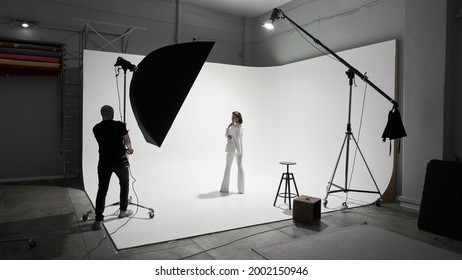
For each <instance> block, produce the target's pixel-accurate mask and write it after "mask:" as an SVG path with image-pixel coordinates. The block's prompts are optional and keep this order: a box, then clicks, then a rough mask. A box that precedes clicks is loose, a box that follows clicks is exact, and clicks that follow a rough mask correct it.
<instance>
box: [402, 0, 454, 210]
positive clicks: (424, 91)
mask: <svg viewBox="0 0 462 280" xmlns="http://www.w3.org/2000/svg"><path fill="white" fill-rule="evenodd" d="M405 10H406V13H405V18H406V19H405V28H404V31H405V42H404V61H403V63H404V73H403V77H404V95H403V108H404V110H403V112H404V114H403V121H404V123H405V124H406V127H407V132H408V135H409V137H407V138H406V139H405V140H404V141H403V164H402V174H403V175H402V176H403V177H402V186H403V187H402V195H401V197H400V200H401V201H402V202H403V203H406V204H410V205H418V204H420V200H421V195H422V188H423V184H424V179H425V172H426V165H427V163H428V162H429V161H430V160H431V159H442V158H443V127H444V92H445V74H446V71H445V70H446V67H445V54H446V13H447V8H446V1H439V0H426V1H421V0H407V1H406V6H405Z"/></svg>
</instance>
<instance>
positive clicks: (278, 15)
mask: <svg viewBox="0 0 462 280" xmlns="http://www.w3.org/2000/svg"><path fill="white" fill-rule="evenodd" d="M278 19H287V20H288V21H289V22H290V23H292V24H293V25H294V26H295V27H296V28H298V29H299V30H301V31H302V32H303V33H304V34H306V35H308V36H309V37H310V38H311V39H312V40H313V41H314V42H315V43H316V44H317V45H320V46H321V47H322V48H324V49H325V50H326V51H327V52H329V53H330V54H331V55H332V56H334V57H335V58H336V59H337V60H338V61H339V62H341V63H342V64H344V65H345V66H346V67H347V68H348V71H346V74H347V76H348V79H349V89H350V90H349V104H348V122H347V129H346V132H345V138H344V140H343V144H342V148H341V150H340V154H339V157H338V159H337V162H336V164H335V168H334V172H333V174H332V176H331V179H330V181H329V182H328V185H327V189H326V197H325V198H324V207H326V206H327V198H328V196H329V194H331V193H337V192H344V193H348V192H362V193H376V194H379V198H378V199H377V200H376V201H375V204H376V205H377V206H379V205H380V203H381V201H382V193H381V192H380V189H379V188H378V186H377V183H376V181H375V179H374V176H372V172H371V170H370V168H369V166H368V164H367V162H366V159H365V158H364V155H363V153H362V152H361V149H360V148H359V145H358V142H357V141H356V139H355V137H354V135H353V133H352V132H351V103H352V85H353V79H354V77H355V75H357V76H358V77H360V78H361V80H363V81H365V82H366V83H367V84H369V85H370V86H371V87H372V88H374V89H375V90H376V91H377V92H379V93H380V94H381V95H382V96H383V97H385V99H387V100H388V101H390V102H391V103H392V104H393V109H397V107H398V103H397V102H396V101H395V100H393V99H392V98H391V97H389V96H388V95H387V94H386V93H385V92H383V91H382V90H381V89H380V88H379V87H377V86H376V85H374V84H373V83H372V82H371V81H370V80H369V79H368V77H366V76H365V75H363V74H362V73H361V72H359V71H358V70H357V69H356V68H355V67H353V66H352V65H350V64H349V63H348V62H346V61H345V60H344V59H342V58H341V57H340V56H338V55H337V54H336V53H335V52H333V51H332V50H330V49H329V48H328V47H326V46H325V45H324V44H323V43H321V41H319V40H318V39H316V38H315V37H313V36H312V35H311V34H310V33H308V32H307V31H306V30H304V29H303V28H302V27H301V26H300V25H298V24H297V23H296V22H294V21H293V20H292V19H291V18H289V17H288V16H287V15H285V14H284V12H283V11H282V10H280V9H277V8H275V9H274V10H273V12H272V14H271V17H270V21H271V22H272V23H274V21H276V20H278ZM351 139H353V141H354V143H355V145H356V148H357V150H358V151H359V153H360V155H361V157H362V159H363V161H364V163H365V165H366V168H367V170H368V172H369V174H370V176H371V178H372V181H373V182H374V185H375V188H376V191H365V190H354V189H350V188H349V186H348V174H349V154H350V140H351ZM344 148H346V151H345V152H346V157H345V158H346V164H345V186H344V187H341V186H339V185H336V184H334V183H333V180H334V177H335V173H336V172H337V167H338V164H339V162H340V158H341V156H342V153H343V149H344ZM332 186H334V187H336V188H338V190H331V187H332ZM343 207H345V208H346V207H347V204H346V201H345V202H344V203H343Z"/></svg>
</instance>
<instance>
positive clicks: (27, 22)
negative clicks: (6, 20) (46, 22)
mask: <svg viewBox="0 0 462 280" xmlns="http://www.w3.org/2000/svg"><path fill="white" fill-rule="evenodd" d="M10 25H11V26H21V27H23V28H29V27H34V26H35V25H36V22H35V21H33V20H32V21H31V20H26V19H15V18H13V19H11V21H10Z"/></svg>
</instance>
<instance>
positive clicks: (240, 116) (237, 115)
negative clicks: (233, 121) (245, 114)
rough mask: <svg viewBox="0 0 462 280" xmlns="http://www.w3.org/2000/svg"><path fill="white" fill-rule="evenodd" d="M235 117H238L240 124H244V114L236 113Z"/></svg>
mask: <svg viewBox="0 0 462 280" xmlns="http://www.w3.org/2000/svg"><path fill="white" fill-rule="evenodd" d="M233 115H235V116H236V117H237V122H238V123H243V122H244V120H243V119H242V114H241V113H240V112H238V111H234V112H233Z"/></svg>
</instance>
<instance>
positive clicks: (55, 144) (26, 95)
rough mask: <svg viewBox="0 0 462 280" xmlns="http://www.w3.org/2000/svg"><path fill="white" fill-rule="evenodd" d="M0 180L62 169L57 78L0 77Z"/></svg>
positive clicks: (40, 175) (46, 174)
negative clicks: (0, 134)
mask: <svg viewBox="0 0 462 280" xmlns="http://www.w3.org/2000/svg"><path fill="white" fill-rule="evenodd" d="M0 92H1V97H0V119H1V120H2V137H1V138H0V139H1V140H0V141H1V147H2V156H1V158H2V160H0V181H4V180H5V179H10V180H11V179H19V178H25V177H30V178H54V177H56V175H57V174H61V172H62V164H61V162H62V154H61V151H60V145H61V142H60V136H61V128H60V125H61V102H60V96H59V78H58V77H0Z"/></svg>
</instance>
